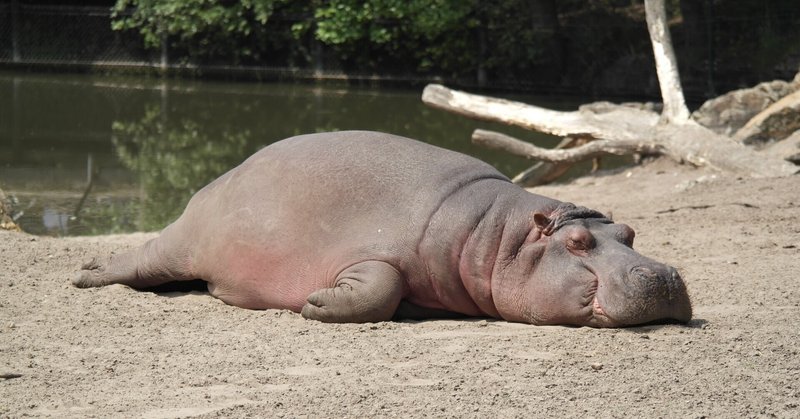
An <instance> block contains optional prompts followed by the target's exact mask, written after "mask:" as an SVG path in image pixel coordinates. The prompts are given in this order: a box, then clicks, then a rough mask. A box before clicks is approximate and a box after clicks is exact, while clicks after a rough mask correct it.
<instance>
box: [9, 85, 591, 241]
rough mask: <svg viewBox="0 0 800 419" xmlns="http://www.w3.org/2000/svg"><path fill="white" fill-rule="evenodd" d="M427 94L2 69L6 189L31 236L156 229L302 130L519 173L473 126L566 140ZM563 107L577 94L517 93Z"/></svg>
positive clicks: (517, 162)
mask: <svg viewBox="0 0 800 419" xmlns="http://www.w3.org/2000/svg"><path fill="white" fill-rule="evenodd" d="M420 94H421V91H420V90H393V89H385V88H381V89H375V88H358V87H351V86H332V85H320V84H256V83H224V82H208V81H182V80H165V79H160V78H131V77H119V76H97V75H59V74H17V73H8V72H6V73H3V72H0V189H2V190H4V191H5V193H6V195H7V196H8V197H9V198H10V199H11V201H12V204H13V208H14V217H15V218H16V220H17V222H18V223H19V224H20V225H21V227H22V228H23V229H24V230H25V231H27V232H30V233H34V234H49V235H88V234H107V233H124V232H132V231H152V230H158V229H161V228H162V227H164V226H165V225H166V224H168V223H169V222H171V221H172V220H174V219H175V218H177V216H178V215H180V213H181V211H182V210H183V208H184V206H185V204H186V202H188V200H189V198H190V197H191V196H192V194H194V192H196V191H197V190H199V189H200V188H202V187H203V186H204V185H205V184H207V183H208V182H210V181H211V180H213V179H214V178H216V177H217V176H219V175H220V174H222V173H224V172H225V171H227V170H229V169H230V168H232V167H234V166H235V165H237V164H239V163H240V162H241V161H243V160H244V159H245V158H247V157H248V156H249V155H250V154H252V153H253V152H255V151H257V150H258V149H260V148H262V147H264V146H266V145H268V144H270V143H272V142H275V141H278V140H281V139H283V138H287V137H290V136H293V135H297V134H303V133H310V132H320V131H334V130H345V129H367V130H377V131H384V132H389V133H393V134H398V135H403V136H407V137H411V138H416V139H419V140H422V141H426V142H429V143H431V144H435V145H438V146H441V147H445V148H448V149H452V150H457V151H460V152H464V153H467V154H470V155H473V156H476V157H478V158H480V159H483V160H485V161H487V162H489V163H491V164H493V165H494V166H496V167H497V168H498V169H499V170H500V171H502V172H503V173H505V174H507V175H509V176H513V175H515V174H516V173H518V172H520V171H522V170H524V169H525V168H527V167H528V166H529V165H530V162H528V161H526V160H524V159H521V158H516V157H513V156H510V155H508V154H506V153H500V152H493V151H489V150H486V149H482V148H479V147H476V146H473V145H472V144H471V143H470V141H469V138H470V135H471V133H472V131H473V130H474V129H475V128H486V129H493V130H500V131H503V132H506V133H509V134H510V135H514V136H517V137H519V138H523V139H528V140H533V141H536V142H537V143H538V144H542V145H544V146H553V145H555V144H556V143H557V139H555V138H553V137H549V136H544V135H541V134H536V133H531V132H528V131H523V130H520V129H514V128H509V127H505V126H500V125H498V124H492V123H486V122H479V121H472V120H469V119H467V118H464V117H461V116H457V115H452V114H449V113H446V112H443V111H439V110H435V109H432V108H429V107H427V106H425V105H424V104H422V102H421V100H420ZM513 99H516V100H522V101H525V102H528V103H535V104H537V105H541V106H547V107H552V108H556V109H575V108H576V107H577V105H578V104H579V103H581V101H580V100H578V99H577V98H556V97H552V96H547V97H531V96H528V97H525V96H516V97H513Z"/></svg>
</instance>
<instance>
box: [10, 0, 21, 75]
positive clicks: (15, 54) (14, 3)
mask: <svg viewBox="0 0 800 419" xmlns="http://www.w3.org/2000/svg"><path fill="white" fill-rule="evenodd" d="M18 19H19V1H18V0H11V51H12V52H11V61H12V62H15V63H18V62H19V22H18Z"/></svg>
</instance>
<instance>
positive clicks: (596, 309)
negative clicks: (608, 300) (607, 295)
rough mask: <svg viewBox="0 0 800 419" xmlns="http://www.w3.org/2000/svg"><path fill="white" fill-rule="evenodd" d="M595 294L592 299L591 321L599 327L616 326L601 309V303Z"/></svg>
mask: <svg viewBox="0 0 800 419" xmlns="http://www.w3.org/2000/svg"><path fill="white" fill-rule="evenodd" d="M597 294H598V293H597V292H595V294H594V297H593V298H592V320H593V321H594V322H595V323H596V324H597V325H598V326H600V327H609V326H613V325H616V324H617V322H616V321H614V319H613V318H611V317H610V316H609V315H608V313H606V311H605V310H604V309H603V303H602V302H600V298H599V297H598V295H597Z"/></svg>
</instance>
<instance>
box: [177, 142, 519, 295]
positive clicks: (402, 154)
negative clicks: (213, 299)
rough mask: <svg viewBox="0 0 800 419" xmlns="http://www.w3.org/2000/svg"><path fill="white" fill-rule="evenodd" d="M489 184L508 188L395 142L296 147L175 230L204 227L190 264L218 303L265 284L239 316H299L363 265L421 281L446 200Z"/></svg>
mask: <svg viewBox="0 0 800 419" xmlns="http://www.w3.org/2000/svg"><path fill="white" fill-rule="evenodd" d="M486 178H493V179H504V180H507V179H506V178H505V177H504V176H503V175H502V174H500V173H499V172H498V171H497V170H495V169H494V168H493V167H492V166H490V165H488V164H486V163H484V162H481V161H480V160H477V159H474V158H472V157H469V156H465V155H463V154H460V153H455V152H452V151H448V150H444V149H441V148H438V147H435V146H431V145H428V144H425V143H421V142H418V141H414V140H411V139H407V138H404V137H399V136H394V135H389V134H383V133H376V132H366V131H343V132H336V133H323V134H310V135H302V136H298V137H293V138H289V139H286V140H283V141H280V142H277V143H275V144H272V145H270V146H268V147H265V148H264V149H262V150H261V151H259V152H257V153H256V154H254V155H253V156H251V157H250V158H249V159H247V160H246V161H245V162H244V163H242V164H241V165H240V166H238V167H237V168H235V169H233V170H231V171H230V172H228V173H226V174H225V175H223V176H222V177H220V178H219V179H217V180H216V181H214V182H213V183H211V184H209V185H208V186H207V187H206V188H204V189H203V190H202V191H200V192H198V194H197V195H196V196H195V197H194V198H193V199H192V202H190V204H189V206H188V207H187V210H186V212H185V214H184V216H183V217H182V218H184V219H185V220H183V221H182V222H184V223H185V224H190V225H193V226H202V227H201V228H200V229H199V231H198V232H197V233H196V234H197V237H195V241H196V242H197V245H196V249H195V251H194V256H193V258H192V259H193V260H195V261H196V264H195V266H196V270H197V272H198V274H199V276H201V277H202V278H203V279H206V280H208V281H209V282H211V283H214V284H216V285H217V286H218V287H217V288H218V290H220V291H219V292H222V291H223V290H225V289H233V288H238V287H239V286H240V284H243V283H247V284H248V287H250V288H253V282H263V283H265V284H266V283H268V284H269V287H268V288H269V289H270V293H269V295H267V293H265V294H264V295H253V296H252V298H253V300H254V301H253V302H252V304H247V303H242V302H237V305H242V306H248V305H249V306H252V307H253V308H267V307H270V308H290V309H299V308H300V307H302V305H303V304H304V303H305V297H306V296H307V295H308V294H309V293H310V292H312V291H314V290H316V289H319V288H323V287H329V286H331V285H332V281H333V280H334V279H335V277H336V275H337V274H338V272H340V271H341V270H343V269H344V268H346V267H348V266H350V265H352V264H354V263H357V262H360V261H363V260H383V261H386V262H389V263H391V264H392V265H394V266H395V267H397V268H398V269H399V270H401V271H404V272H403V273H404V274H406V275H424V270H425V269H424V266H421V265H420V262H419V261H418V258H417V255H416V250H417V249H416V248H417V246H418V244H419V241H420V239H421V237H422V234H423V233H424V232H425V229H426V228H427V226H428V222H429V221H430V219H431V215H432V214H433V213H434V212H435V211H436V210H437V208H438V207H439V205H440V204H441V203H442V201H443V200H444V199H445V198H446V197H448V196H450V195H451V194H452V193H453V192H454V191H456V190H458V189H459V188H460V187H462V186H464V185H466V184H469V183H472V182H474V181H477V180H480V179H486ZM276 290H277V291H276ZM237 295H238V294H237ZM221 298H222V297H221ZM223 299H224V298H223Z"/></svg>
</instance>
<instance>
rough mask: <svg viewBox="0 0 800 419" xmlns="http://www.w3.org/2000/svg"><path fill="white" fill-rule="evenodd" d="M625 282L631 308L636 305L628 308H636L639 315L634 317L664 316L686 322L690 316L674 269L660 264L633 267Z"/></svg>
mask: <svg viewBox="0 0 800 419" xmlns="http://www.w3.org/2000/svg"><path fill="white" fill-rule="evenodd" d="M625 282H626V287H627V288H628V291H629V292H628V293H627V294H628V295H629V296H630V297H631V298H632V302H633V303H634V304H633V307H638V308H639V310H632V311H640V315H641V316H642V317H643V318H641V319H637V320H638V322H647V321H654V320H666V319H674V320H678V321H680V322H688V321H689V320H691V319H692V305H691V302H690V300H689V294H688V293H687V292H686V285H685V284H684V282H683V278H681V276H680V274H679V273H678V271H677V270H676V269H675V268H673V267H671V266H667V265H661V264H649V265H640V266H635V267H633V268H631V270H630V272H629V274H628V278H627V281H625ZM637 300H638V301H637ZM633 307H631V308H633ZM631 314H633V313H631Z"/></svg>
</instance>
